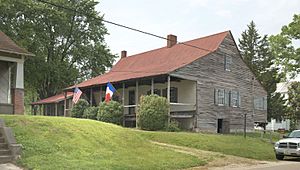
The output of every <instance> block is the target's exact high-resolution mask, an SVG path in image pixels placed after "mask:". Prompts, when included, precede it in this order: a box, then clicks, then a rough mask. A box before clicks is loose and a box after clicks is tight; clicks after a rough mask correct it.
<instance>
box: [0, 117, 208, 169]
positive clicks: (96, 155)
mask: <svg viewBox="0 0 300 170" xmlns="http://www.w3.org/2000/svg"><path fill="white" fill-rule="evenodd" d="M0 118H3V119H4V120H5V122H6V125H7V126H9V127H12V128H13V131H14V133H15V135H16V138H17V141H18V142H19V143H21V144H22V145H23V154H22V159H21V161H20V164H21V165H23V166H25V167H27V168H30V169H31V168H34V169H43V170H44V169H178V168H184V167H191V166H196V165H201V164H204V163H205V162H203V161H201V160H199V159H197V158H196V157H194V156H191V155H186V154H183V153H178V152H174V151H171V150H168V149H164V148H161V147H158V146H156V145H154V144H151V143H150V142H149V141H147V140H145V139H144V138H142V137H141V135H140V134H139V133H136V131H135V130H131V129H125V128H121V127H119V126H115V125H111V124H106V123H102V122H98V121H92V120H80V119H72V118H60V117H39V116H35V117H33V116H3V115H1V116H0Z"/></svg>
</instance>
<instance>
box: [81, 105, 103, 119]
mask: <svg viewBox="0 0 300 170" xmlns="http://www.w3.org/2000/svg"><path fill="white" fill-rule="evenodd" d="M98 111H99V107H94V106H92V107H88V108H86V109H85V110H84V112H83V115H82V118H86V119H93V120H97V114H98Z"/></svg>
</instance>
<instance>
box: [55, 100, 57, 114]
mask: <svg viewBox="0 0 300 170" xmlns="http://www.w3.org/2000/svg"><path fill="white" fill-rule="evenodd" d="M55 116H57V103H55Z"/></svg>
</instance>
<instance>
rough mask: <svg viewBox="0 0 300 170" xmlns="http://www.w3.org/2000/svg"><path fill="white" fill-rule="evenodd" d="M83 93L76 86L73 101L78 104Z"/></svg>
mask: <svg viewBox="0 0 300 170" xmlns="http://www.w3.org/2000/svg"><path fill="white" fill-rule="evenodd" d="M81 94H82V91H81V90H80V89H79V88H78V87H75V89H74V94H73V102H74V103H75V104H76V103H77V102H78V100H79V99H80V96H81Z"/></svg>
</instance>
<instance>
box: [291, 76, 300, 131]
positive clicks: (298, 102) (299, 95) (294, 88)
mask: <svg viewBox="0 0 300 170" xmlns="http://www.w3.org/2000/svg"><path fill="white" fill-rule="evenodd" d="M288 96H289V98H288V111H289V115H288V116H289V118H290V120H291V128H292V129H296V127H297V125H298V122H299V120H300V82H292V83H291V85H290V86H289V88H288Z"/></svg>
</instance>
